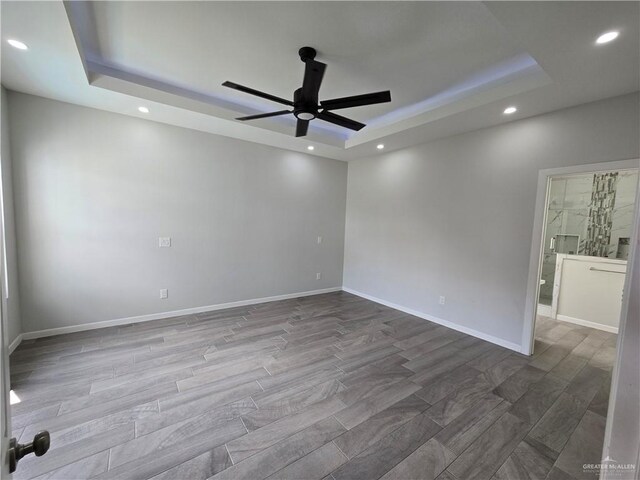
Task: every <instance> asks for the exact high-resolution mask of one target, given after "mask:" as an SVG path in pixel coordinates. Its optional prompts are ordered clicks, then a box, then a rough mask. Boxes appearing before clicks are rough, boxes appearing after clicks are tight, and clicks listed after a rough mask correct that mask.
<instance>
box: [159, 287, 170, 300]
mask: <svg viewBox="0 0 640 480" xmlns="http://www.w3.org/2000/svg"><path fill="white" fill-rule="evenodd" d="M168 297H169V290H168V289H166V288H161V289H160V298H168Z"/></svg>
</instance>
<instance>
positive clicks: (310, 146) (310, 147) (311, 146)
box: [307, 145, 316, 150]
mask: <svg viewBox="0 0 640 480" xmlns="http://www.w3.org/2000/svg"><path fill="white" fill-rule="evenodd" d="M315 148H316V147H314V146H313V145H309V146H308V147H307V150H313V149H315Z"/></svg>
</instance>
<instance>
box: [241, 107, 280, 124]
mask: <svg viewBox="0 0 640 480" xmlns="http://www.w3.org/2000/svg"><path fill="white" fill-rule="evenodd" d="M287 113H292V111H291V110H279V111H277V112H269V113H259V114H257V115H249V116H247V117H240V118H236V120H242V121H243V122H244V121H245V120H256V119H258V118H268V117H277V116H278V115H285V114H287Z"/></svg>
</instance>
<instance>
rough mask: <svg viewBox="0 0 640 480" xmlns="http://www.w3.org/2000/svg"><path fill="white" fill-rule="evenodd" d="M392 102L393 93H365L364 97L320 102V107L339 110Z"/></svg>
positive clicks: (356, 96)
mask: <svg viewBox="0 0 640 480" xmlns="http://www.w3.org/2000/svg"><path fill="white" fill-rule="evenodd" d="M390 101H391V92H390V91H389V90H387V91H384V92H375V93H365V94H364V95H354V96H352V97H343V98H334V99H332V100H325V101H323V102H320V106H321V107H322V108H324V109H325V110H338V109H340V108H351V107H363V106H364V105H374V104H376V103H386V102H390Z"/></svg>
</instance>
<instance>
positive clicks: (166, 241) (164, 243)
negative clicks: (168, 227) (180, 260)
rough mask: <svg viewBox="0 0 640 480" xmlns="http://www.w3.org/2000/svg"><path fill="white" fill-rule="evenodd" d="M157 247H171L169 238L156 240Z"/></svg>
mask: <svg viewBox="0 0 640 480" xmlns="http://www.w3.org/2000/svg"><path fill="white" fill-rule="evenodd" d="M158 246H159V247H161V248H165V247H170V246H171V237H159V238H158Z"/></svg>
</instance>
